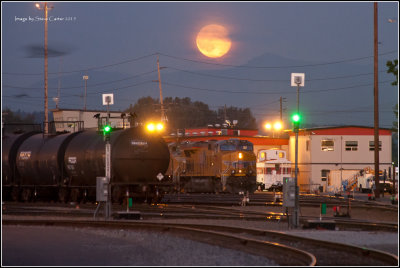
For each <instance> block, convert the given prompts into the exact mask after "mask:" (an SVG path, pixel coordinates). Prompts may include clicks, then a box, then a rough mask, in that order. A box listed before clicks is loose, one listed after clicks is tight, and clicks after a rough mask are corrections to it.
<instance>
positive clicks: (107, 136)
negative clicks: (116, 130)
mask: <svg viewBox="0 0 400 268" xmlns="http://www.w3.org/2000/svg"><path fill="white" fill-rule="evenodd" d="M111 130H112V128H111V126H110V125H104V126H103V137H104V140H105V141H109V140H110V135H111Z"/></svg>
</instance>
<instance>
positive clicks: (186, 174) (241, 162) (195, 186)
mask: <svg viewBox="0 0 400 268" xmlns="http://www.w3.org/2000/svg"><path fill="white" fill-rule="evenodd" d="M169 148H170V152H171V159H170V164H169V168H168V170H167V173H166V174H167V175H168V176H170V177H171V178H172V181H173V184H174V185H175V187H177V189H176V190H177V191H180V192H213V193H219V192H228V193H239V192H246V191H249V192H254V191H255V189H256V156H255V154H254V152H253V144H252V143H251V142H249V141H247V140H239V139H229V140H220V141H216V140H209V141H198V142H183V143H171V144H170V145H169Z"/></svg>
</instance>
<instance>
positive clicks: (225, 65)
mask: <svg viewBox="0 0 400 268" xmlns="http://www.w3.org/2000/svg"><path fill="white" fill-rule="evenodd" d="M394 52H397V50H393V51H389V52H385V53H382V54H379V55H380V56H382V55H387V54H391V53H394ZM159 54H160V55H163V56H165V57H169V58H173V59H177V60H183V61H189V62H197V63H203V64H210V65H217V66H224V67H235V68H254V69H280V68H298V67H314V66H322V65H330V64H338V63H344V62H352V61H359V60H363V59H369V58H373V57H374V56H366V57H359V58H353V59H347V60H340V61H332V62H325V63H315V64H304V65H287V66H249V65H232V64H222V63H216V62H207V61H199V60H193V59H188V58H183V57H177V56H171V55H168V54H164V53H159Z"/></svg>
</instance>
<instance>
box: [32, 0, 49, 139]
mask: <svg viewBox="0 0 400 268" xmlns="http://www.w3.org/2000/svg"><path fill="white" fill-rule="evenodd" d="M36 8H37V9H42V8H41V7H40V4H39V3H36ZM52 8H53V7H50V8H49V7H48V6H47V2H44V7H43V10H44V134H45V135H47V134H48V133H49V111H48V110H49V107H48V106H49V105H48V96H47V95H48V94H47V92H48V83H47V80H48V79H47V72H48V70H47V69H48V64H47V58H48V52H47V15H48V10H49V9H52Z"/></svg>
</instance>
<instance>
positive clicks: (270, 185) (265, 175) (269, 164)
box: [257, 149, 292, 191]
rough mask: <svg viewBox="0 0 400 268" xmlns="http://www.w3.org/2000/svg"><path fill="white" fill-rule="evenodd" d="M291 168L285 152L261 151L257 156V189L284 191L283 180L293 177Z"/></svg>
mask: <svg viewBox="0 0 400 268" xmlns="http://www.w3.org/2000/svg"><path fill="white" fill-rule="evenodd" d="M291 166H292V162H290V161H289V160H287V159H286V152H285V151H284V150H273V149H268V150H260V151H259V152H258V154H257V187H258V188H259V189H260V190H264V189H266V190H270V191H272V190H277V191H282V187H283V178H284V177H291V172H292V170H291Z"/></svg>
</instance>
